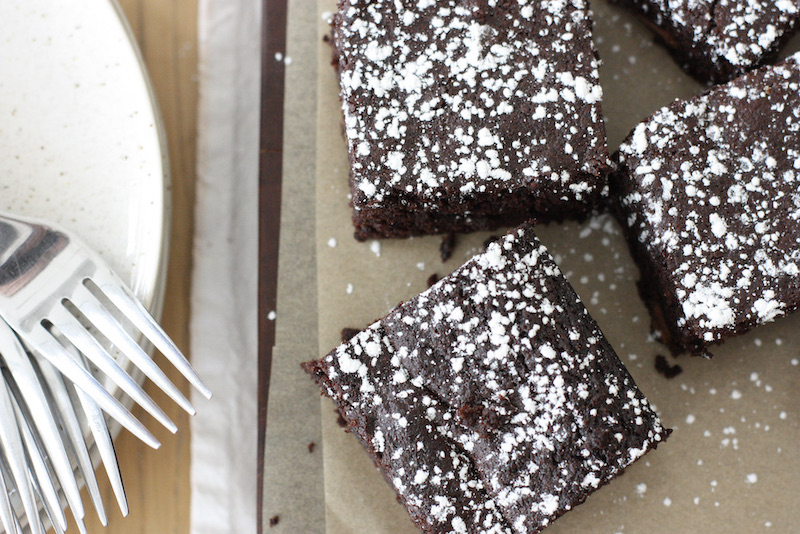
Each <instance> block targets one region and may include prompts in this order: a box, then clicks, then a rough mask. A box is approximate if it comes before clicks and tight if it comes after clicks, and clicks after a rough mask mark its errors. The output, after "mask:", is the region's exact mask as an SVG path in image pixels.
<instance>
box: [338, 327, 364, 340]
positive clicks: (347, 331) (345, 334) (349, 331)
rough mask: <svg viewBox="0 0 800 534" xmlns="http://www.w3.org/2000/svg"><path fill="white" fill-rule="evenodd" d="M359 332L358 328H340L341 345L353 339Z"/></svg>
mask: <svg viewBox="0 0 800 534" xmlns="http://www.w3.org/2000/svg"><path fill="white" fill-rule="evenodd" d="M359 332H360V330H359V329H358V328H350V327H349V326H346V327H344V328H342V333H341V336H342V343H345V342H346V341H350V340H351V339H352V338H353V336H354V335H356V334H358V333H359Z"/></svg>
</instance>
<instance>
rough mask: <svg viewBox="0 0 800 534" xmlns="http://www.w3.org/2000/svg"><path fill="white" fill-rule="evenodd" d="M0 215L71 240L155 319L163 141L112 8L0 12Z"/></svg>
mask: <svg viewBox="0 0 800 534" xmlns="http://www.w3.org/2000/svg"><path fill="white" fill-rule="evenodd" d="M0 21H2V29H0V210H5V211H8V212H11V213H18V214H22V215H31V216H35V217H39V218H43V219H46V220H52V221H56V222H59V223H61V224H62V225H64V226H65V227H67V228H69V229H71V230H74V231H75V232H77V233H78V234H79V235H80V236H81V237H83V239H84V240H85V241H86V242H87V243H88V244H89V245H90V246H92V247H93V248H94V249H95V250H97V251H98V252H99V253H100V254H101V255H102V256H103V257H104V258H105V259H106V261H108V262H109V264H110V265H111V267H112V268H113V269H114V270H116V271H117V273H118V274H119V275H120V276H121V277H122V279H123V280H125V281H127V282H128V283H129V285H130V286H131V288H132V289H133V290H134V292H135V294H136V295H137V296H138V297H139V298H140V299H141V300H142V301H143V302H144V303H145V305H146V306H148V307H149V308H150V309H151V311H153V312H154V313H156V314H158V313H159V312H160V308H161V300H162V296H163V281H164V278H165V276H164V274H165V258H166V248H167V234H166V232H167V224H168V217H167V214H168V210H169V199H168V183H169V180H168V168H169V167H168V165H167V161H166V150H165V143H164V135H163V132H162V128H161V125H160V119H159V115H158V112H157V109H156V106H155V103H154V99H153V97H152V93H151V90H150V86H149V83H148V80H147V76H146V74H145V72H144V69H143V68H142V62H141V60H140V57H139V54H138V49H137V48H136V46H135V44H134V42H133V40H132V38H131V35H130V31H129V29H128V27H127V24H126V22H125V20H124V17H123V16H122V15H121V12H120V11H119V9H118V6H117V5H116V4H115V3H114V2H113V1H112V0H86V1H81V2H52V1H49V0H3V1H2V2H0Z"/></svg>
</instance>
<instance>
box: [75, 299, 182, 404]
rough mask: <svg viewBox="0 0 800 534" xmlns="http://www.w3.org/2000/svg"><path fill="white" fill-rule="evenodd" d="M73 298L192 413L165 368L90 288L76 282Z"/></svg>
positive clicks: (93, 321) (133, 358) (91, 318)
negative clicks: (135, 339) (166, 373)
mask: <svg viewBox="0 0 800 534" xmlns="http://www.w3.org/2000/svg"><path fill="white" fill-rule="evenodd" d="M70 302H72V303H73V304H74V305H75V307H76V308H78V310H80V312H81V313H83V315H84V316H86V318H87V319H89V321H91V323H92V324H93V325H94V326H95V327H96V328H97V329H98V330H99V331H100V332H101V333H102V334H103V335H104V336H105V337H106V338H108V340H109V341H110V342H111V343H113V344H114V346H116V347H117V348H118V349H119V350H120V352H122V353H123V354H124V355H125V356H126V357H127V358H128V359H129V360H130V361H131V362H132V363H133V364H134V365H136V366H137V367H138V368H139V369H141V370H142V372H143V373H144V374H145V376H147V378H149V379H150V380H152V382H153V383H154V384H155V385H156V386H158V387H159V388H161V390H162V391H164V392H165V393H166V394H167V395H169V396H170V398H172V400H174V401H175V402H176V403H177V404H178V405H179V406H180V407H181V408H183V409H184V410H185V411H186V412H188V413H189V414H191V415H194V414H195V413H196V411H195V409H194V407H193V406H192V403H191V402H189V400H188V399H187V398H186V397H185V396H184V395H183V393H181V392H180V390H179V389H178V388H177V387H176V386H175V384H173V383H172V382H171V381H170V379H169V378H167V375H165V374H164V371H162V370H161V368H160V367H159V366H158V365H156V363H155V362H154V361H153V359H152V358H151V357H150V356H149V355H148V354H147V353H146V352H145V351H144V349H142V347H140V346H139V344H138V343H137V342H136V341H134V340H133V338H131V336H130V335H129V334H128V333H127V332H126V331H125V328H123V326H122V325H121V324H120V323H119V322H118V321H117V320H116V319H114V317H113V316H112V315H111V313H110V312H109V311H108V310H107V309H106V308H105V306H103V304H102V303H100V301H99V300H97V297H95V296H94V295H93V294H92V292H91V291H89V289H88V288H87V287H86V286H84V285H82V284H81V285H79V286H78V287H76V288H75V290H74V291H73V294H72V296H71V297H70Z"/></svg>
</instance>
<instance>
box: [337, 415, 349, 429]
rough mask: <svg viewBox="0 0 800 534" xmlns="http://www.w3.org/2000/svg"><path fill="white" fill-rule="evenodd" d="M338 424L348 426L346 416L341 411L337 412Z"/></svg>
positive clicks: (343, 426)
mask: <svg viewBox="0 0 800 534" xmlns="http://www.w3.org/2000/svg"><path fill="white" fill-rule="evenodd" d="M336 424H337V425H339V426H340V427H342V428H347V426H348V425H347V421H345V418H344V417H342V414H340V413H339V412H337V413H336Z"/></svg>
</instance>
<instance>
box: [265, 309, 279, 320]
mask: <svg viewBox="0 0 800 534" xmlns="http://www.w3.org/2000/svg"><path fill="white" fill-rule="evenodd" d="M275 317H277V314H276V313H275V311H271V312H269V313H268V314H267V319H269V320H270V321H274V320H275Z"/></svg>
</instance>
